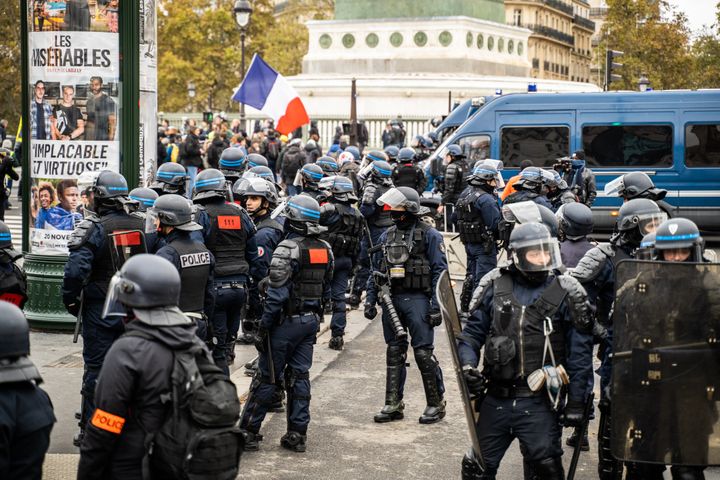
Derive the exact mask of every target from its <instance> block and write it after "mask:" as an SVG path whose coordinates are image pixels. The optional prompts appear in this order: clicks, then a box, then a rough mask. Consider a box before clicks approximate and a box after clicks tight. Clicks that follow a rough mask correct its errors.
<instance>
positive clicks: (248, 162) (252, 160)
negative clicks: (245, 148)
mask: <svg viewBox="0 0 720 480" xmlns="http://www.w3.org/2000/svg"><path fill="white" fill-rule="evenodd" d="M255 167H267V168H268V169H269V168H270V163H269V162H268V159H267V158H265V156H263V155H260V154H259V153H250V154H248V156H247V157H246V158H245V162H244V163H243V169H244V171H248V170H250V169H251V168H255ZM270 171H271V172H272V169H271V170H270Z"/></svg>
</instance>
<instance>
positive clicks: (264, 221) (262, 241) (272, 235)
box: [253, 213, 285, 279]
mask: <svg viewBox="0 0 720 480" xmlns="http://www.w3.org/2000/svg"><path fill="white" fill-rule="evenodd" d="M254 220H255V225H256V226H257V232H256V233H255V237H254V238H255V243H256V244H257V252H258V259H257V261H256V262H253V263H255V264H256V268H257V276H256V277H254V278H258V279H263V278H265V277H267V274H268V269H269V268H270V260H271V259H272V256H273V252H274V251H275V248H276V247H277V246H278V244H279V243H280V241H281V240H282V238H283V236H284V235H285V233H284V228H285V227H284V224H285V217H283V216H278V217H277V218H274V219H273V218H270V213H266V214H265V215H262V216H259V217H254Z"/></svg>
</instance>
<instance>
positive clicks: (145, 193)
mask: <svg viewBox="0 0 720 480" xmlns="http://www.w3.org/2000/svg"><path fill="white" fill-rule="evenodd" d="M129 197H130V200H135V201H136V202H138V203H139V204H140V207H139V208H138V210H140V211H141V212H145V211H147V209H148V208H150V207H152V206H153V205H155V200H157V198H158V194H157V192H156V191H155V190H153V189H151V188H146V187H138V188H133V189H132V190H130V195H129Z"/></svg>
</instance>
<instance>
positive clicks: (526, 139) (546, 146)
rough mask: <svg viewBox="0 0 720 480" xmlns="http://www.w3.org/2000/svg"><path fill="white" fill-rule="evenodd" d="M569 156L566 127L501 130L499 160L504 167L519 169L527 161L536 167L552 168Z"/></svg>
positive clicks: (568, 132) (568, 139) (567, 129)
mask: <svg viewBox="0 0 720 480" xmlns="http://www.w3.org/2000/svg"><path fill="white" fill-rule="evenodd" d="M569 154H570V129H569V128H568V127H509V128H503V129H502V139H501V142H500V157H501V158H500V160H502V161H503V164H504V165H505V167H506V168H507V167H520V162H522V161H523V160H526V159H529V160H532V161H533V163H534V164H535V166H536V167H552V166H553V164H554V163H555V162H556V161H557V159H558V158H561V157H567V156H568V155H569Z"/></svg>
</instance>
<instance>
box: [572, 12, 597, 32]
mask: <svg viewBox="0 0 720 480" xmlns="http://www.w3.org/2000/svg"><path fill="white" fill-rule="evenodd" d="M573 23H575V24H576V25H579V26H581V27H584V28H587V29H588V30H590V31H592V32H594V31H595V22H593V21H592V20H590V19H587V18H585V17H581V16H580V15H575V16H574V17H573Z"/></svg>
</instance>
